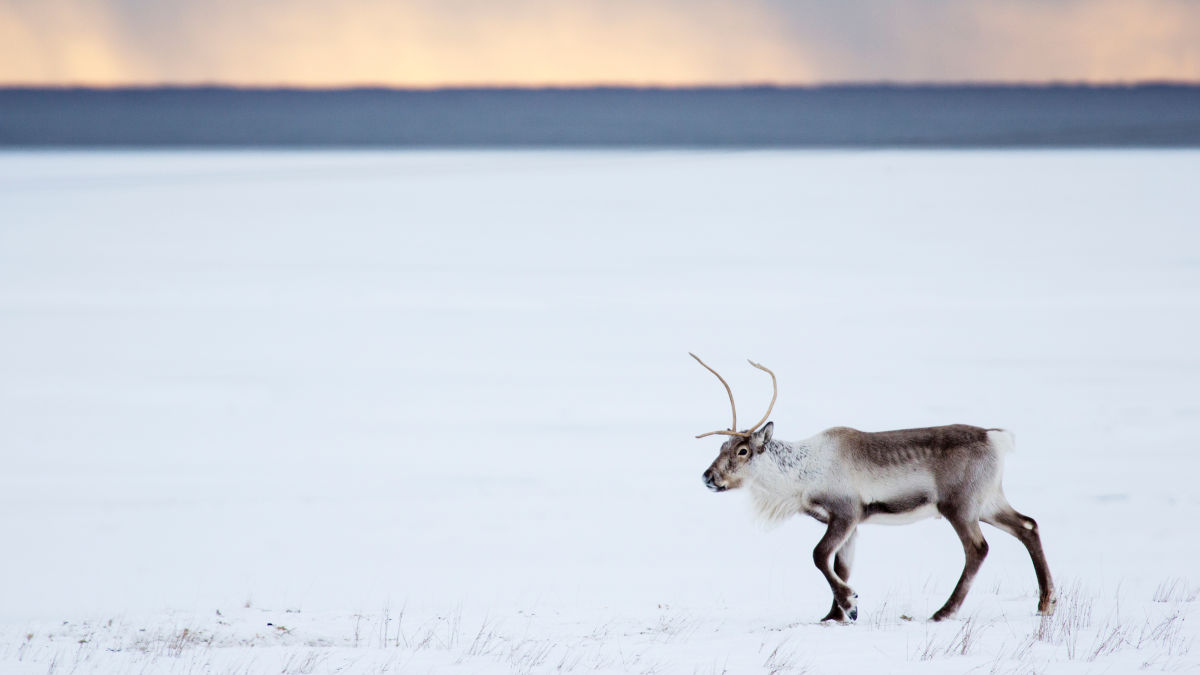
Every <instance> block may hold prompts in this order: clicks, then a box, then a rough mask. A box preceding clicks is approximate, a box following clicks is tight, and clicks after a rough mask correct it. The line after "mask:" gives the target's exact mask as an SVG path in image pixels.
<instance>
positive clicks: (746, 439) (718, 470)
mask: <svg viewBox="0 0 1200 675" xmlns="http://www.w3.org/2000/svg"><path fill="white" fill-rule="evenodd" d="M688 354H690V355H691V357H692V358H693V359H696V361H698V362H699V363H700V365H702V366H704V367H705V368H706V369H708V372H710V373H712V374H713V375H716V376H717V379H718V380H720V381H721V384H723V385H725V393H727V394H729V407H730V408H732V409H733V424H731V425H730V427H729V429H727V430H721V431H709V432H707V433H703V434H700V435H699V436H696V438H704V437H705V436H712V435H714V434H719V435H722V436H729V437H730V439H729V440H727V441H725V442H724V443H723V444H722V445H721V452H720V453H719V454H718V455H717V458H716V459H715V460H713V463H712V466H710V467H708V470H707V471H705V472H704V484H705V485H707V486H708V489H710V490H712V491H713V492H724V491H725V490H733V489H736V488H739V487H741V486H742V483H743V482H744V481H745V468H746V467H747V466H749V465H750V462H752V461H753V460H754V458H755V457H757V456H758V455H761V454H762V453H763V451H764V450H766V447H767V442H768V441H770V440H771V433H772V432H773V431H774V429H775V423H774V422H767V418H768V417H770V416H771V411H772V410H773V409H774V408H775V399H776V397H778V396H779V386H778V385H777V384H776V382H775V373H772V372H771V371H770V369H768V368H766V367H764V366H762V365H761V364H758V363H755V362H753V361H750V365H752V366H754V367H755V368H758V369H759V370H761V371H763V372H765V373H767V374H768V375H770V376H771V388H772V390H773V392H772V394H771V405H770V406H768V407H767V414H765V415H763V416H762V419H761V420H759V421H758V423H757V424H755V425H754V426H752V427H750V428H749V429H746V430H745V431H737V406H736V405H734V403H733V390H732V389H730V388H729V383H728V382H726V381H725V378H723V377H721V374H720V373H718V372H717V371H715V370H713V369H712V368H709V367H708V364H707V363H705V362H703V361H700V357H699V356H696V355H695V354H692V353H691V352H688ZM764 422H765V423H766V426H763V423H764ZM759 427H762V428H761V429H759Z"/></svg>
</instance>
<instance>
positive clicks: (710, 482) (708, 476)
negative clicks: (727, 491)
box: [704, 469, 717, 490]
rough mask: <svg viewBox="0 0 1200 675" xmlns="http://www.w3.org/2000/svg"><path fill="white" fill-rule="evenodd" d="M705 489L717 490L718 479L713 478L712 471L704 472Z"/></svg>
mask: <svg viewBox="0 0 1200 675" xmlns="http://www.w3.org/2000/svg"><path fill="white" fill-rule="evenodd" d="M704 487H706V488H708V489H709V490H716V489H717V483H716V479H714V478H713V475H712V469H709V470H707V471H705V472H704Z"/></svg>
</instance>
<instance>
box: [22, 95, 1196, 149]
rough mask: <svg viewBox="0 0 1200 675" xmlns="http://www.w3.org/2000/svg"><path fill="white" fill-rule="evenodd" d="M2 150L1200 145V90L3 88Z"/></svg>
mask: <svg viewBox="0 0 1200 675" xmlns="http://www.w3.org/2000/svg"><path fill="white" fill-rule="evenodd" d="M0 147H9V148H17V147H28V148H46V147H62V148H69V147H83V148H87V147H95V148H117V147H129V148H139V147H163V148H166V147H279V148H305V147H345V148H376V147H377V148H569V147H580V148H621V147H644V148H803V147H951V148H1009V147H1200V86H1195V85H1175V84H1154V85H1137V86H1082V85H1080V86H1076V85H1070V86H1010V85H969V86H938V85H917V86H910V85H842V86H825V87H811V88H810V87H732V88H679V89H674V88H671V89H664V88H622V87H602V88H586V89H571V88H550V89H503V88H501V89H491V88H463V89H433V90H395V89H373V88H361V89H337V90H307V89H240V88H225V87H135V88H120V89H79V88H7V89H0Z"/></svg>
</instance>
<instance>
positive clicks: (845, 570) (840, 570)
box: [821, 527, 858, 622]
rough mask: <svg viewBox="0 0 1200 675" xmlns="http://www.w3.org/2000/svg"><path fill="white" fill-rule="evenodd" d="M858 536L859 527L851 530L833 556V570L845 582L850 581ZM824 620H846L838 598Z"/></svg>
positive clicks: (834, 600)
mask: <svg viewBox="0 0 1200 675" xmlns="http://www.w3.org/2000/svg"><path fill="white" fill-rule="evenodd" d="M857 538H858V528H857V527H855V528H854V529H852V530H850V536H849V537H846V542H845V543H844V544H842V547H841V548H839V549H838V550H837V553H836V554H835V555H834V556H833V571H834V573H835V574H837V576H838V578H839V579H841V580H842V581H843V582H849V581H850V565H852V564H854V540H855V539H857ZM821 620H822V621H843V622H844V621H845V620H846V613H845V612H844V611H842V608H841V607H839V606H838V602H837V598H836V597H835V598H834V599H833V607H831V608H830V609H829V613H828V614H826V615H825V618H824V619H821Z"/></svg>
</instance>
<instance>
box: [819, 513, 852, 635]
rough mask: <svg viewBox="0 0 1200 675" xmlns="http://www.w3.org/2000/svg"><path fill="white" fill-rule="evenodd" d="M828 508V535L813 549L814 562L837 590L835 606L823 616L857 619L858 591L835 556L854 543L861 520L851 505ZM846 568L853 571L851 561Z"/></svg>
mask: <svg viewBox="0 0 1200 675" xmlns="http://www.w3.org/2000/svg"><path fill="white" fill-rule="evenodd" d="M826 509H827V510H828V512H829V527H828V528H827V529H826V530H825V536H823V537H821V541H819V542H817V547H816V548H814V549H813V562H814V563H816V565H817V569H819V570H821V574H823V575H825V580H826V581H828V582H829V588H830V589H831V590H832V591H833V608H832V609H830V610H829V614H828V615H826V616H825V618H824V619H821V620H822V621H830V620H832V621H845V620H846V619H847V618H849V620H850V621H854V620H855V619H857V618H858V594H857V593H855V592H854V590H853V589H851V588H850V586H848V585H847V584H846V580H845V579H843V578H842V577H840V576H838V573H837V572H836V571H835V570H834V567H833V556H834V554H835V553H837V552H838V551H839V549H841V548H842V546H843V545H849V546H853V542H852V541H850V540H851V538H852V537H853V536H854V528H855V527H856V526H857V525H858V522H857V520H856V519H855V517H854V516H853V515H852V512H851V511H850V509H839V510H835V509H831V508H828V506H827V507H826ZM851 552H852V551H851ZM845 572H846V574H847V575H849V573H850V568H849V565H848V564H847V565H846V567H845Z"/></svg>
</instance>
